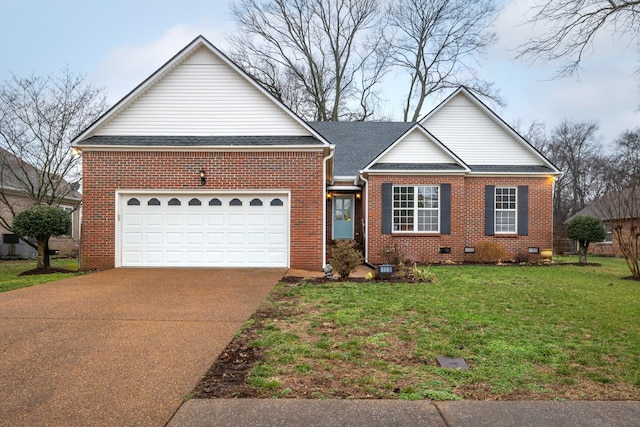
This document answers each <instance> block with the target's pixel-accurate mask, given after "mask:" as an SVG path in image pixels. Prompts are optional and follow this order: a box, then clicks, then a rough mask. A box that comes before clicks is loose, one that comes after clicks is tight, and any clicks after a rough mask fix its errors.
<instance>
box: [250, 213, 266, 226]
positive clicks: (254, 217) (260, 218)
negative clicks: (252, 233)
mask: <svg viewBox="0 0 640 427" xmlns="http://www.w3.org/2000/svg"><path fill="white" fill-rule="evenodd" d="M265 223H266V220H265V214H263V213H261V214H248V215H247V225H248V226H249V227H264V226H265Z"/></svg>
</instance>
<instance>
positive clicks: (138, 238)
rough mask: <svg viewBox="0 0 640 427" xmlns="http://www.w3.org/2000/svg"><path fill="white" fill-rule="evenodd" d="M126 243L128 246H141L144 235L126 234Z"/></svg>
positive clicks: (137, 233) (136, 233)
mask: <svg viewBox="0 0 640 427" xmlns="http://www.w3.org/2000/svg"><path fill="white" fill-rule="evenodd" d="M123 237H124V243H125V244H127V245H139V244H141V243H142V233H141V232H134V233H131V232H129V233H124V236H123Z"/></svg>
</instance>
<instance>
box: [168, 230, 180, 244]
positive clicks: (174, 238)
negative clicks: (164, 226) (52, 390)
mask: <svg viewBox="0 0 640 427" xmlns="http://www.w3.org/2000/svg"><path fill="white" fill-rule="evenodd" d="M165 237H166V240H165V243H166V244H168V245H181V244H182V242H183V240H182V237H183V233H176V232H170V233H165Z"/></svg>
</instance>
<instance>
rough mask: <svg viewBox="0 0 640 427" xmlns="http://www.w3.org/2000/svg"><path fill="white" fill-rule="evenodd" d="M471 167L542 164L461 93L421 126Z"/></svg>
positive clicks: (493, 119)
mask: <svg viewBox="0 0 640 427" xmlns="http://www.w3.org/2000/svg"><path fill="white" fill-rule="evenodd" d="M422 124H423V126H424V127H425V128H426V129H427V130H428V131H429V132H431V133H432V134H433V135H434V136H435V137H436V138H438V140H440V142H442V143H443V144H444V145H445V146H446V147H447V148H448V149H450V150H451V151H453V152H454V153H455V154H456V155H457V156H458V157H460V158H461V159H462V161H463V162H465V163H466V164H468V165H543V164H544V163H543V162H542V160H541V159H540V158H539V157H537V156H536V155H534V154H533V153H532V152H531V151H530V150H529V149H528V148H526V147H525V145H524V144H523V143H522V142H520V141H519V140H517V139H516V138H515V137H514V136H513V135H512V134H510V133H509V132H507V130H506V129H505V128H504V127H503V126H502V125H501V124H499V123H498V122H497V119H495V118H494V117H491V116H489V115H488V114H487V113H486V112H485V111H484V110H483V109H481V108H480V107H479V106H478V105H476V104H475V103H474V102H472V101H471V100H470V99H469V98H467V96H466V95H464V94H463V93H459V94H458V95H456V96H454V97H453V98H452V99H450V100H449V101H448V102H447V103H446V104H444V105H442V106H441V107H440V109H438V110H437V111H436V112H435V113H433V114H432V115H431V116H428V117H427V118H426V119H425V121H424V122H423V123H422Z"/></svg>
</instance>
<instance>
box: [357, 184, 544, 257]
mask: <svg viewBox="0 0 640 427" xmlns="http://www.w3.org/2000/svg"><path fill="white" fill-rule="evenodd" d="M385 182H390V183H393V184H401V185H402V184H405V185H439V184H445V183H448V184H451V234H449V235H440V234H437V235H433V234H426V233H425V234H409V233H405V234H395V233H394V234H382V221H381V220H382V209H381V205H382V184H383V183H385ZM369 185H370V188H369V198H370V199H371V205H370V207H369V261H370V262H371V263H373V264H379V263H382V262H385V257H384V255H383V254H382V251H383V250H384V248H395V249H396V250H397V251H398V252H399V253H400V254H401V255H402V256H403V257H405V258H406V259H408V260H410V261H412V262H423V263H437V262H443V261H454V262H462V261H476V259H475V255H469V254H467V255H465V254H464V247H465V246H476V245H478V244H479V243H480V242H483V241H493V242H497V243H499V244H500V245H501V246H502V247H503V248H504V249H505V250H506V253H507V259H512V258H515V257H516V255H517V254H518V253H527V251H528V248H529V247H538V248H540V249H547V248H549V249H550V248H551V247H552V232H553V225H552V194H553V193H552V182H551V180H550V179H549V178H544V177H541V178H526V177H522V178H513V177H462V176H370V177H369ZM486 185H495V186H510V187H514V186H518V185H527V186H528V187H529V231H528V235H527V236H516V235H514V236H508V237H500V236H485V227H484V203H485V202H484V187H485V186H486ZM440 247H450V248H451V253H449V254H440V253H439V249H440Z"/></svg>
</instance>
